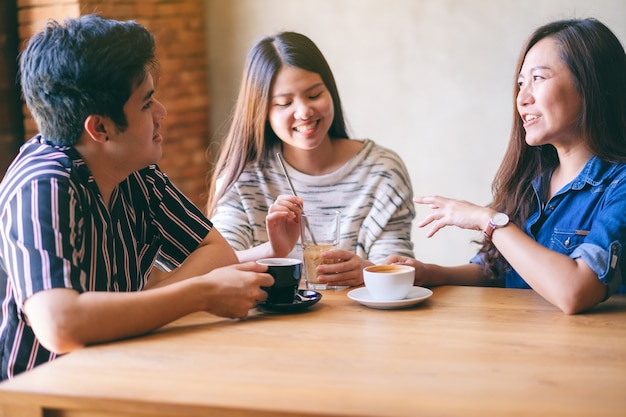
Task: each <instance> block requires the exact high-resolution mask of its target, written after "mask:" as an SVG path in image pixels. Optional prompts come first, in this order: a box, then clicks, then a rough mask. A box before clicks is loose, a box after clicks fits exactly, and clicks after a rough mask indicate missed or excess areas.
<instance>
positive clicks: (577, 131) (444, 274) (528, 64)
mask: <svg viewBox="0 0 626 417" xmlns="http://www.w3.org/2000/svg"><path fill="white" fill-rule="evenodd" d="M517 74H518V79H517V84H516V86H515V89H514V97H515V103H514V106H515V111H516V116H515V117H514V122H513V128H512V130H511V138H510V141H509V146H508V149H507V151H506V154H505V157H504V160H503V161H502V164H501V166H500V168H499V170H498V172H497V174H496V177H495V179H494V182H493V185H492V189H493V196H494V197H493V202H492V203H491V204H490V205H489V206H488V207H481V206H477V205H475V204H472V203H469V202H466V201H459V200H453V199H449V198H444V197H440V196H427V197H417V198H415V200H414V201H415V202H416V203H418V204H427V205H429V206H430V207H431V209H432V211H431V213H430V214H429V215H428V216H427V217H426V218H425V219H424V220H423V221H422V222H420V223H419V227H424V226H426V225H429V224H430V225H431V226H432V228H431V230H430V231H429V233H428V234H427V236H428V237H431V236H433V235H434V234H435V233H436V232H437V231H438V230H439V229H441V228H443V227H445V226H457V227H461V228H464V229H473V230H482V231H483V233H484V238H483V240H482V242H481V243H482V246H481V249H480V251H479V253H478V254H477V255H476V256H475V257H474V258H473V259H472V260H471V261H470V263H469V264H466V265H461V266H454V267H444V266H439V265H433V264H424V263H422V262H419V261H417V260H414V259H411V258H406V257H402V256H391V257H389V258H387V260H386V263H406V264H410V265H412V266H414V267H415V283H416V285H431V286H432V285H444V284H448V285H450V284H452V285H504V286H506V287H510V288H532V289H534V290H535V291H537V292H538V293H539V294H540V295H541V296H543V297H544V298H545V299H546V300H548V301H549V302H551V303H552V304H554V305H555V306H557V307H558V308H560V309H561V310H562V311H563V312H565V313H567V314H574V313H577V312H580V311H583V310H587V309H589V308H592V307H594V306H596V305H597V304H598V303H600V302H602V301H603V300H605V299H607V298H608V297H609V296H611V295H612V294H614V293H616V292H624V275H623V271H625V270H626V259H625V258H624V257H623V256H622V250H623V246H624V245H625V244H626V54H625V53H624V48H623V46H622V45H621V44H620V42H619V40H618V39H617V38H616V37H615V35H614V34H613V33H612V32H611V31H610V30H609V29H608V28H607V27H606V26H605V25H603V24H602V23H600V22H599V21H597V20H595V19H583V20H562V21H556V22H552V23H549V24H546V25H544V26H542V27H540V28H538V29H537V30H536V31H535V32H534V33H533V34H532V35H531V37H530V38H529V39H528V41H527V43H526V45H525V47H524V48H523V49H522V53H521V55H520V58H519V61H518V65H517Z"/></svg>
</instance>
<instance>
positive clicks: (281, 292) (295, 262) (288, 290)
mask: <svg viewBox="0 0 626 417" xmlns="http://www.w3.org/2000/svg"><path fill="white" fill-rule="evenodd" d="M256 263H258V264H260V265H267V273H268V274H270V275H271V276H273V277H274V285H272V286H271V287H263V289H264V290H265V291H267V300H265V304H293V302H294V299H295V297H296V291H298V286H299V285H300V277H301V276H302V261H301V260H299V259H294V258H265V259H259V260H258V261H256Z"/></svg>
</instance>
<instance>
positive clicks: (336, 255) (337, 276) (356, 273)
mask: <svg viewBox="0 0 626 417" xmlns="http://www.w3.org/2000/svg"><path fill="white" fill-rule="evenodd" d="M322 257H323V258H324V259H326V260H329V259H332V260H334V263H332V264H321V265H319V266H318V267H317V272H318V274H319V275H318V280H319V281H320V282H322V283H326V284H328V285H334V286H350V287H354V286H357V285H361V284H363V268H365V267H366V266H369V265H374V263H372V262H370V261H366V260H364V259H362V258H361V257H359V256H357V255H356V254H355V253H353V252H349V251H347V250H343V249H333V250H329V251H326V252H324V253H322Z"/></svg>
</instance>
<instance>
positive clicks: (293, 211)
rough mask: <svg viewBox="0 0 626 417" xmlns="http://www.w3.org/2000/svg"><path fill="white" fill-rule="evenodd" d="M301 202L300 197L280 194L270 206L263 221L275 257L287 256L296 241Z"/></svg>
mask: <svg viewBox="0 0 626 417" xmlns="http://www.w3.org/2000/svg"><path fill="white" fill-rule="evenodd" d="M302 204H303V202H302V199H301V198H300V197H295V196H293V195H280V196H278V198H277V199H276V201H275V202H274V203H273V204H272V205H271V206H270V208H269V210H268V214H267V217H266V219H265V223H266V229H267V236H268V239H269V242H270V245H271V247H272V250H273V252H274V256H275V257H283V256H287V254H289V252H291V251H292V250H293V248H294V246H295V245H296V243H297V242H298V239H299V238H300V215H301V214H302Z"/></svg>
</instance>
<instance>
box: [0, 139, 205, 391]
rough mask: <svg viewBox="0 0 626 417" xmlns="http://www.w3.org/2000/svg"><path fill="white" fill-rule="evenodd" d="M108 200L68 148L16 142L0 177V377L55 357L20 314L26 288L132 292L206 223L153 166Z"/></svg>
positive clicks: (197, 237) (29, 291)
mask: <svg viewBox="0 0 626 417" xmlns="http://www.w3.org/2000/svg"><path fill="white" fill-rule="evenodd" d="M109 207H110V208H107V207H105V205H104V202H103V200H102V198H101V196H100V192H99V190H98V187H97V185H96V183H95V181H94V180H93V176H92V175H91V172H90V171H89V169H88V168H87V166H86V165H85V164H84V162H83V161H82V159H81V157H80V155H79V154H78V153H77V152H76V150H75V149H73V148H70V147H57V146H53V145H51V144H49V143H47V142H46V141H45V140H44V139H42V138H41V137H39V136H38V137H35V138H33V139H31V140H30V141H28V142H27V143H26V144H24V145H23V146H22V149H21V150H20V153H19V155H18V156H17V158H16V159H15V160H14V162H13V163H12V164H11V166H10V167H9V169H8V171H7V173H6V175H5V177H4V178H3V180H2V182H1V183H0V297H1V300H0V301H1V303H2V305H1V308H2V310H1V311H2V321H1V324H0V344H1V345H0V359H1V361H0V364H1V367H2V368H1V373H0V378H1V379H7V378H11V377H13V376H14V375H16V374H18V373H20V372H23V371H25V370H28V369H31V368H33V367H34V366H36V365H39V364H41V363H44V362H47V361H50V360H52V359H54V357H55V355H54V354H53V353H51V352H49V351H48V350H47V349H45V348H44V347H43V346H41V344H40V343H39V342H38V340H37V338H36V336H35V335H34V333H33V331H32V329H31V327H30V326H29V325H28V323H27V322H26V320H25V317H24V315H23V310H22V309H23V305H24V301H25V300H26V299H28V298H29V297H30V296H32V295H33V294H35V293H37V292H39V291H45V290H48V289H51V288H72V289H74V290H76V291H78V292H81V293H82V292H86V291H109V292H129V291H139V290H141V289H142V288H144V286H145V284H146V281H147V279H148V277H149V275H150V271H151V270H152V267H153V265H155V264H156V265H157V266H159V267H160V268H161V269H164V270H169V269H172V268H173V267H175V266H177V265H180V264H181V263H182V261H183V260H184V259H185V258H186V257H187V256H188V255H189V254H190V253H191V252H192V251H193V250H195V249H196V248H197V246H198V244H199V243H200V242H201V241H202V240H203V239H204V238H205V237H206V235H207V233H208V232H209V231H210V229H211V227H212V225H211V222H210V221H209V220H207V219H206V217H205V216H204V215H203V214H202V212H201V211H200V210H199V209H198V208H196V207H195V206H194V204H193V203H191V202H190V201H189V200H188V199H187V198H186V197H184V196H183V195H182V194H181V193H180V192H179V191H178V190H177V189H176V187H174V186H173V185H172V184H171V182H170V181H169V179H168V178H167V176H166V175H165V174H163V173H162V172H161V171H160V170H159V169H158V167H157V166H155V165H152V166H149V167H147V168H145V169H143V170H141V171H137V172H135V173H134V174H132V175H130V176H129V177H128V178H127V179H126V180H125V181H123V182H122V183H120V184H119V185H118V187H117V188H116V189H115V190H114V192H113V194H112V196H111V202H110V206H109ZM97 325H98V324H97V323H94V326H97Z"/></svg>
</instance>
